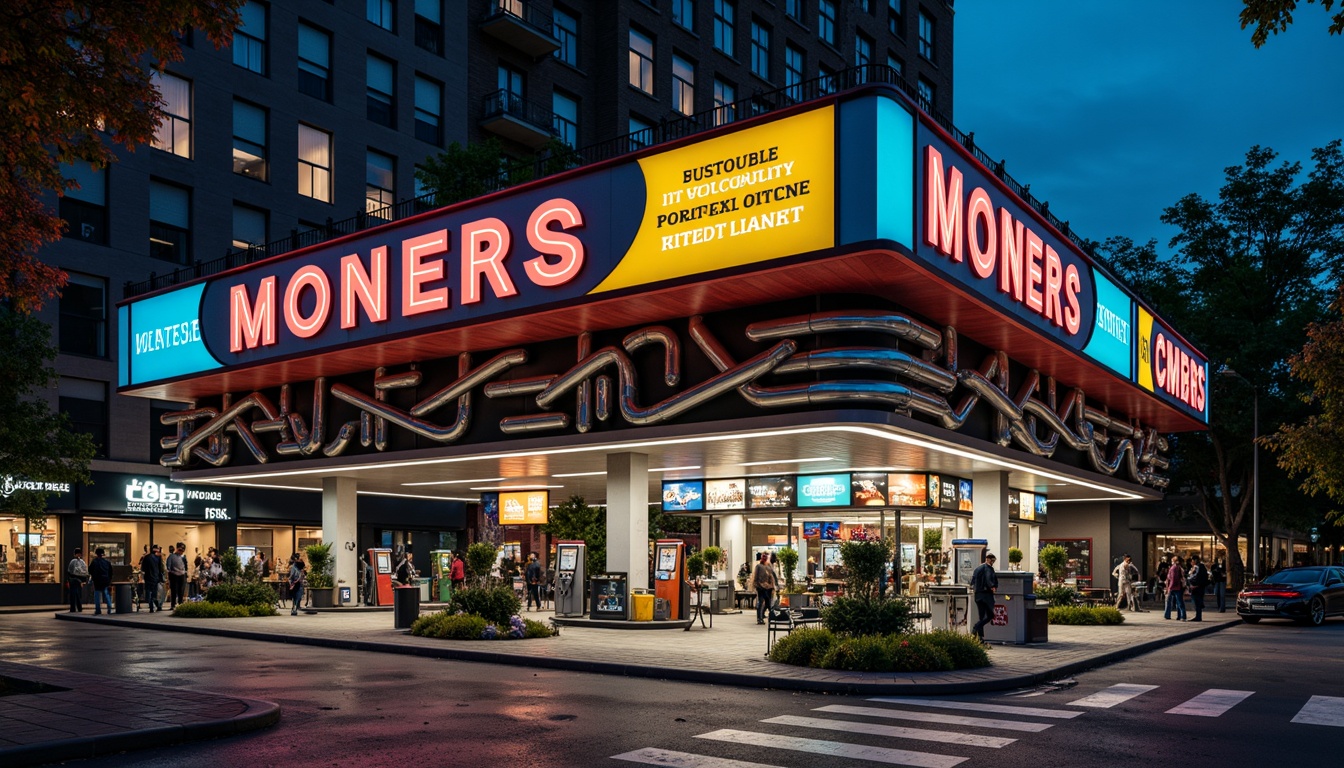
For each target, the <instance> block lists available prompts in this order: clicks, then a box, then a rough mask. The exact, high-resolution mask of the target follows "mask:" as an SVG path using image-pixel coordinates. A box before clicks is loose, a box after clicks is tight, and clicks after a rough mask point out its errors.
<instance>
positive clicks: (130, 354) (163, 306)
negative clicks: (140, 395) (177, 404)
mask: <svg viewBox="0 0 1344 768" xmlns="http://www.w3.org/2000/svg"><path fill="white" fill-rule="evenodd" d="M204 292H205V285H203V284H199V285H192V286H188V287H186V288H183V289H181V290H177V291H172V292H170V293H164V294H161V295H159V296H152V297H150V298H148V299H145V300H144V301H137V302H136V303H134V304H132V305H130V306H129V307H122V309H129V314H130V326H129V327H130V339H129V340H128V344H127V347H126V349H125V350H124V351H123V354H124V355H125V359H126V360H127V363H126V364H125V365H124V366H123V367H124V370H123V371H122V372H121V374H122V377H123V378H122V381H121V383H122V384H123V385H126V384H139V383H142V382H146V381H156V380H159V379H169V378H172V377H174V376H182V375H184V374H188V373H201V372H203V371H209V370H212V369H214V368H219V367H220V365H221V363H220V362H219V360H217V359H215V357H214V356H213V355H211V354H210V352H209V350H207V349H206V346H205V339H204V336H203V335H202V333H201V294H202V293H204ZM124 321H125V320H124V318H123V322H124Z"/></svg>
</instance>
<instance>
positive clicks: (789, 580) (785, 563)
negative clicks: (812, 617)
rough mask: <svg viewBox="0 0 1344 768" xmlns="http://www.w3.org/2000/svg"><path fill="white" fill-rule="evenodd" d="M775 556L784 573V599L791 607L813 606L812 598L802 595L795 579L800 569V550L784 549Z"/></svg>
mask: <svg viewBox="0 0 1344 768" xmlns="http://www.w3.org/2000/svg"><path fill="white" fill-rule="evenodd" d="M775 554H777V555H778V556H779V569H780V570H781V571H783V576H784V597H785V598H786V599H787V600H788V603H789V607H790V608H806V607H807V606H808V605H810V604H811V601H812V596H811V595H805V594H802V593H800V592H799V591H798V584H797V582H796V581H795V580H794V577H793V574H794V571H795V570H796V569H797V568H798V550H796V549H794V548H793V547H784V548H783V549H781V550H779V551H778V552H776V553H775Z"/></svg>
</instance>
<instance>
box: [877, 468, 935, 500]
mask: <svg viewBox="0 0 1344 768" xmlns="http://www.w3.org/2000/svg"><path fill="white" fill-rule="evenodd" d="M928 481H929V479H928V476H927V475H910V474H900V475H888V476H887V502H888V503H889V504H891V505H892V506H894V507H927V506H929V488H928V486H927V483H928Z"/></svg>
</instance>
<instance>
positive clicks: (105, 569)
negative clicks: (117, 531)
mask: <svg viewBox="0 0 1344 768" xmlns="http://www.w3.org/2000/svg"><path fill="white" fill-rule="evenodd" d="M93 554H94V558H93V562H91V563H89V578H91V579H93V615H94V616H101V615H102V614H103V603H104V602H106V603H107V612H108V614H109V615H111V613H112V563H111V562H110V561H109V560H108V559H107V558H106V557H103V548H102V547H99V548H97V549H95V550H94V551H93Z"/></svg>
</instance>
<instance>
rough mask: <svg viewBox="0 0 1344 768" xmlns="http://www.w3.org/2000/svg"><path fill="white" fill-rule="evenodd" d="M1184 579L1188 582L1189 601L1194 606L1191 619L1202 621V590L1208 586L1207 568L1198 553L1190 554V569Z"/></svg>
mask: <svg viewBox="0 0 1344 768" xmlns="http://www.w3.org/2000/svg"><path fill="white" fill-rule="evenodd" d="M1186 580H1187V581H1188V582H1189V583H1190V602H1191V603H1192V604H1194V606H1195V618H1193V619H1191V621H1203V620H1204V590H1206V589H1208V586H1209V569H1208V568H1207V567H1205V565H1204V560H1203V559H1202V558H1200V556H1199V555H1198V554H1194V555H1191V556H1190V571H1189V573H1188V574H1187V575H1186Z"/></svg>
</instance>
